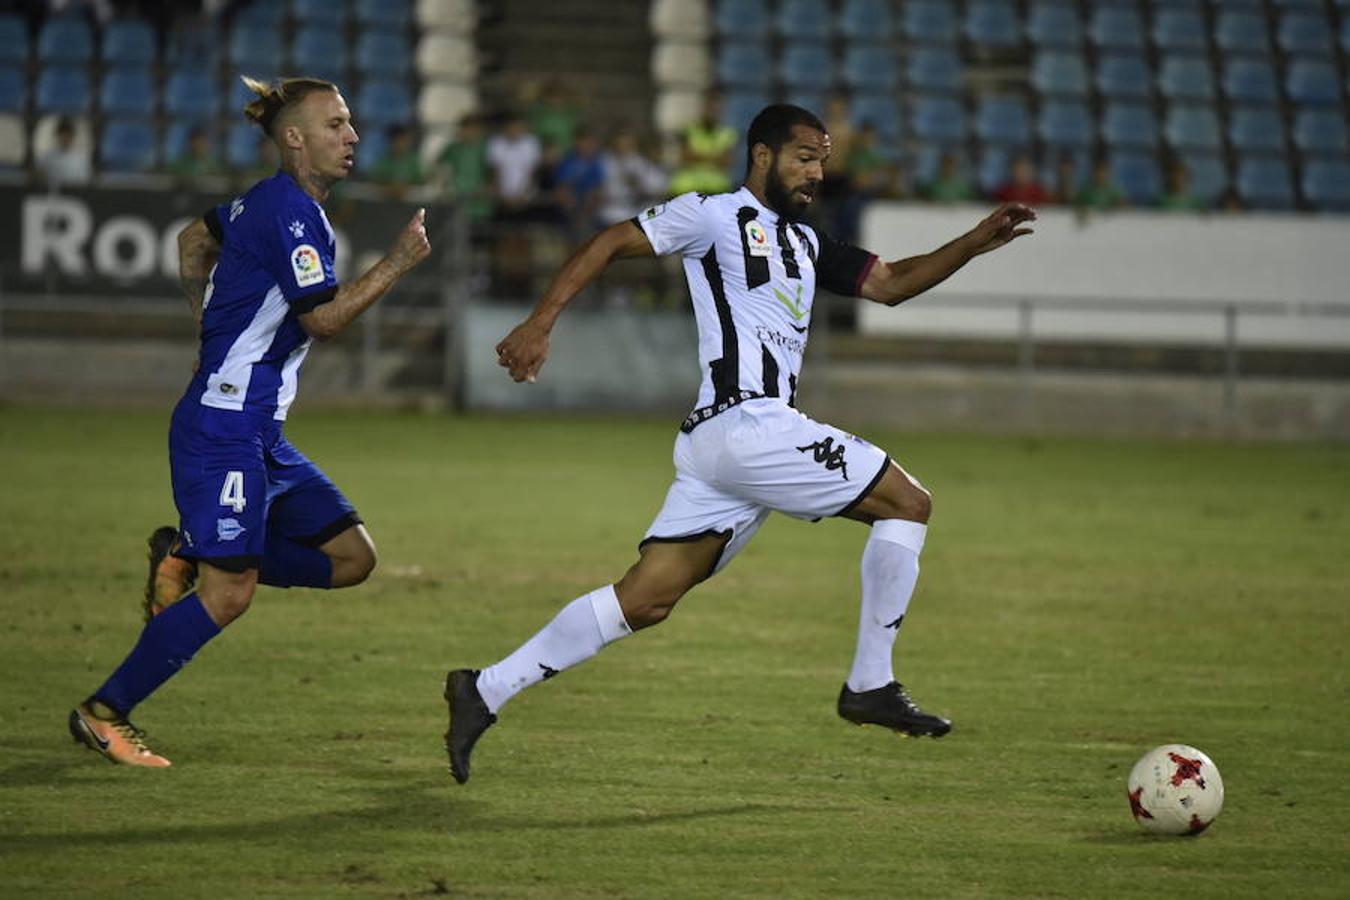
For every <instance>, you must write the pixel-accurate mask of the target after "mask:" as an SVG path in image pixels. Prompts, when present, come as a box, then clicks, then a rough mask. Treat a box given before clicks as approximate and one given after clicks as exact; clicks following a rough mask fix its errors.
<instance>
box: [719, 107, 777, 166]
mask: <svg viewBox="0 0 1350 900" xmlns="http://www.w3.org/2000/svg"><path fill="white" fill-rule="evenodd" d="M768 103H769V95H768V94H767V93H765V92H763V91H734V92H728V93H727V94H725V95H723V97H722V124H724V125H730V126H731V127H732V128H734V129H735V130H736V131H737V132H738V133H740V134H744V133H745V130H746V129H747V128H749V127H750V121H751V120H752V119H754V117H755V116H756V115H757V114H758V113H759V111H760V110H761V109H763V108H764V107H765V106H767V105H768ZM744 149H745V148H744V146H742V147H741V150H744ZM737 158H739V157H737Z"/></svg>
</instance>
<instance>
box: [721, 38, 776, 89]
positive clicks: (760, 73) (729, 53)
mask: <svg viewBox="0 0 1350 900" xmlns="http://www.w3.org/2000/svg"><path fill="white" fill-rule="evenodd" d="M772 79H773V66H772V64H771V62H770V57H769V48H768V46H767V45H765V44H747V43H740V42H737V43H727V44H723V45H722V46H721V48H720V49H719V50H718V53H717V80H718V81H719V82H721V83H722V86H723V87H724V88H727V89H732V88H735V89H737V90H749V89H751V88H767V87H768V86H769V82H770V81H771V80H772Z"/></svg>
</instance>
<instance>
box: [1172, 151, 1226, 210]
mask: <svg viewBox="0 0 1350 900" xmlns="http://www.w3.org/2000/svg"><path fill="white" fill-rule="evenodd" d="M1181 162H1182V163H1183V164H1184V165H1185V166H1186V169H1187V171H1189V172H1190V176H1191V179H1190V181H1191V193H1192V194H1194V195H1195V196H1196V197H1198V198H1199V199H1200V201H1201V202H1203V203H1204V204H1205V206H1207V207H1213V206H1217V205H1218V204H1219V202H1220V201H1222V200H1223V197H1224V195H1225V194H1227V193H1228V165H1227V164H1226V163H1225V162H1224V160H1223V157H1222V156H1218V155H1215V154H1212V153H1186V154H1183V155H1182V156H1181Z"/></svg>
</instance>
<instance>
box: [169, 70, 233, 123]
mask: <svg viewBox="0 0 1350 900" xmlns="http://www.w3.org/2000/svg"><path fill="white" fill-rule="evenodd" d="M219 110H220V86H219V85H218V84H217V83H216V80H215V78H213V77H211V76H210V75H208V74H207V73H206V72H204V71H202V70H201V69H189V68H183V69H175V70H174V71H173V72H171V73H169V80H168V81H167V82H166V83H165V85H164V111H165V112H166V113H168V115H169V116H170V117H171V118H173V119H175V120H178V121H184V122H204V121H209V120H211V119H214V118H215V117H216V113H217V112H218V111H219ZM231 112H235V111H234V110H231Z"/></svg>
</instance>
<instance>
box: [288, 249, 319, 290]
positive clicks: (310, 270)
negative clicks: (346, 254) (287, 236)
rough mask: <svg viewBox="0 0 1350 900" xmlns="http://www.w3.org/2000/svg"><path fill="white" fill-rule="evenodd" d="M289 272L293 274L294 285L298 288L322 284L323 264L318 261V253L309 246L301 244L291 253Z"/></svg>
mask: <svg viewBox="0 0 1350 900" xmlns="http://www.w3.org/2000/svg"><path fill="white" fill-rule="evenodd" d="M291 271H292V272H294V273H295V283H296V284H297V285H298V286H300V287H309V286H310V285H311V284H322V283H323V263H322V262H320V261H319V251H318V250H315V249H314V248H313V247H311V246H310V245H309V244H301V245H300V246H299V247H296V248H295V249H294V250H292V251H291Z"/></svg>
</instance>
